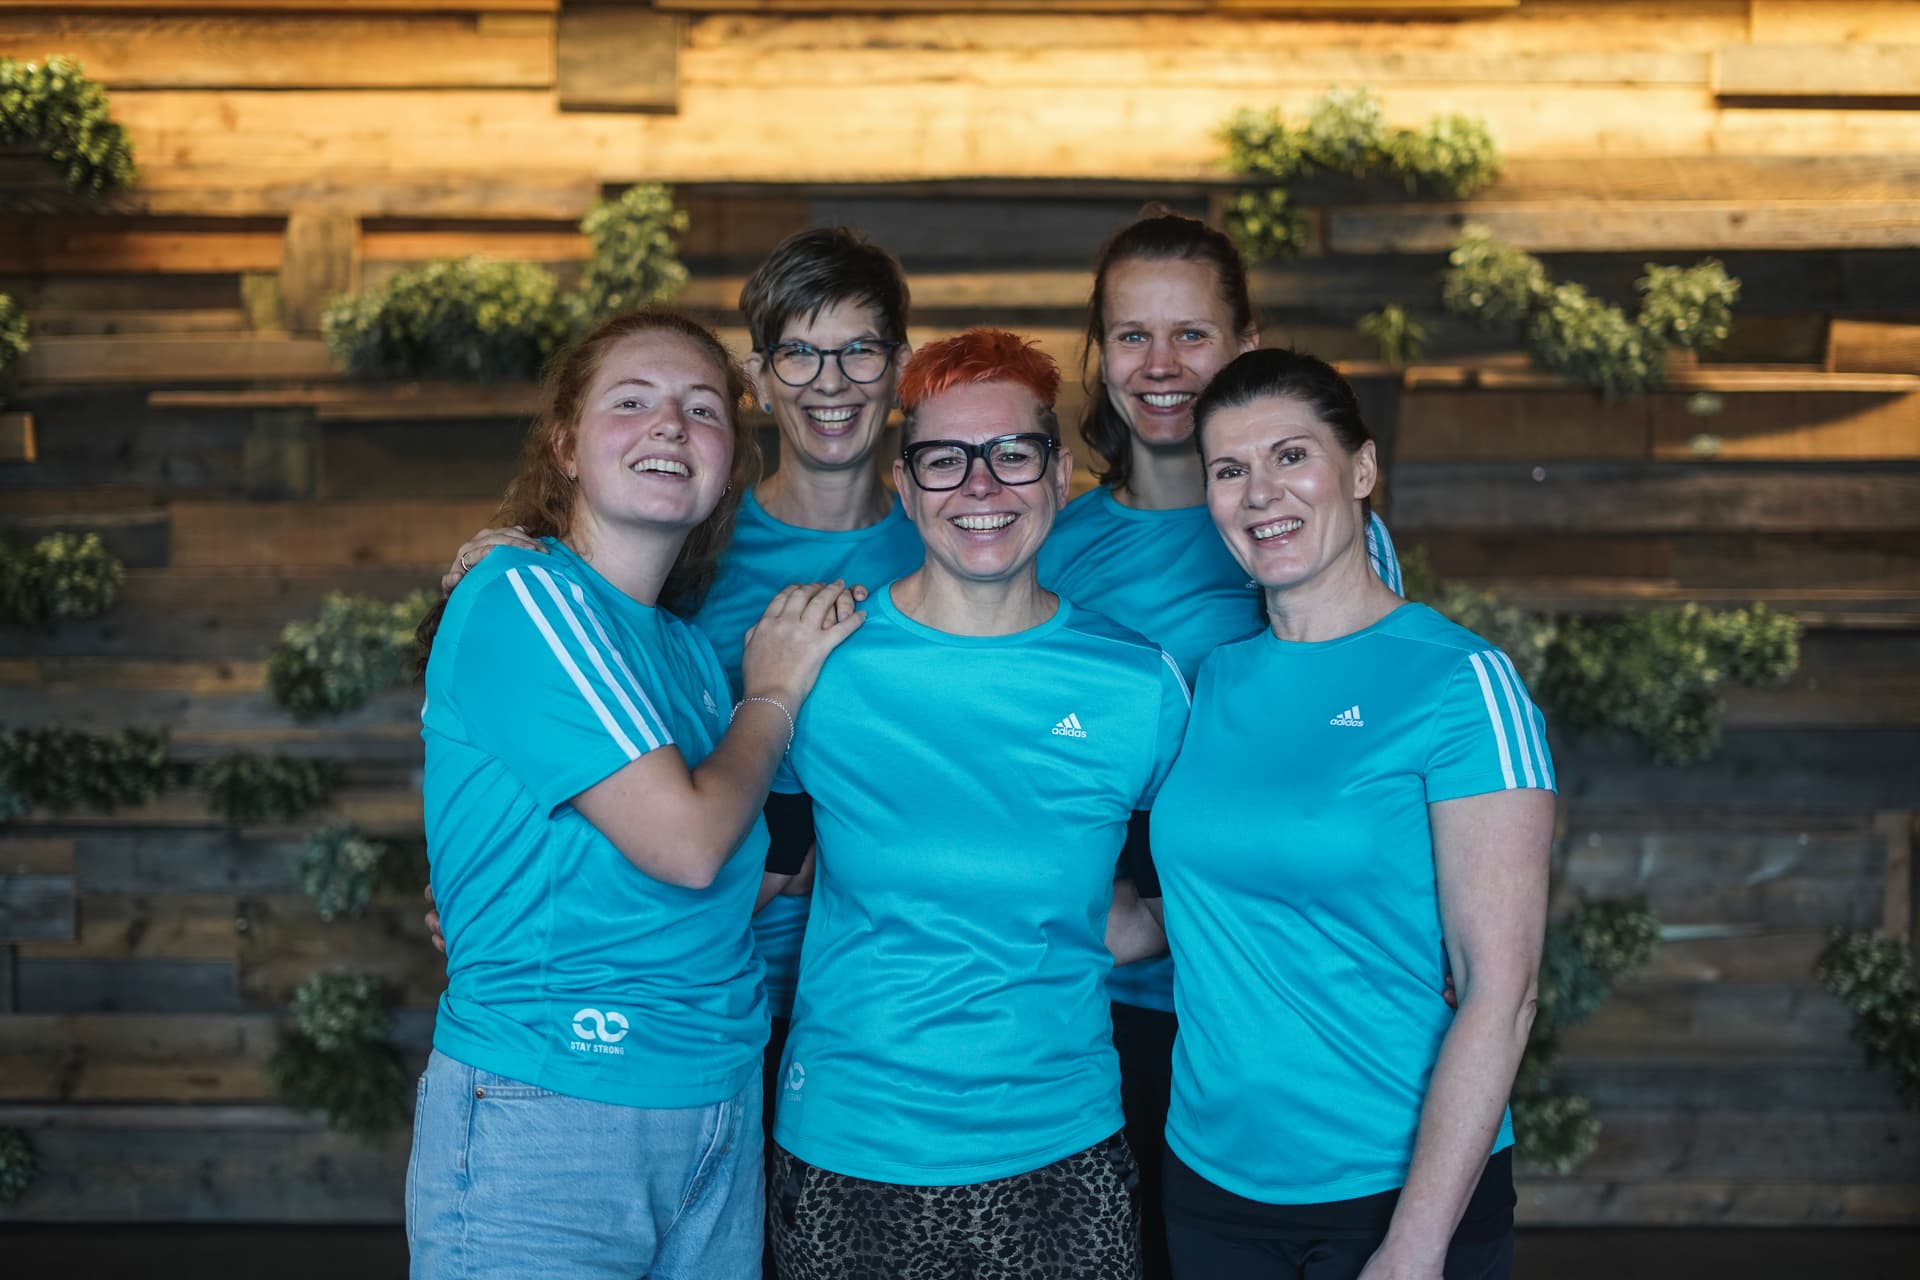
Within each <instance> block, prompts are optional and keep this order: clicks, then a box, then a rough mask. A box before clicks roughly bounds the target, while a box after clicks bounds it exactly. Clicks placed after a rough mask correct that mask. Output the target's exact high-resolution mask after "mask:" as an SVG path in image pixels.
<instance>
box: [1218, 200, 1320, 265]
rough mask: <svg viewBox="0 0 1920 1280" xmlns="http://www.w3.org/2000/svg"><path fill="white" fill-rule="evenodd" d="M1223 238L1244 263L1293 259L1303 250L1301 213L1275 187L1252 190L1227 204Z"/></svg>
mask: <svg viewBox="0 0 1920 1280" xmlns="http://www.w3.org/2000/svg"><path fill="white" fill-rule="evenodd" d="M1226 223H1227V234H1228V235H1229V236H1231V237H1232V238H1233V242H1234V244H1235V245H1237V246H1238V247H1239V250H1240V256H1241V257H1243V258H1245V259H1246V260H1247V261H1248V262H1271V261H1277V260H1280V259H1284V258H1297V257H1299V256H1300V254H1301V253H1302V252H1304V251H1305V250H1306V247H1307V237H1308V234H1309V225H1308V222H1307V214H1306V211H1305V210H1304V209H1301V208H1300V207H1299V206H1298V205H1296V204H1294V203H1293V199H1292V197H1290V196H1289V195H1288V194H1287V193H1286V192H1285V191H1283V190H1281V189H1280V188H1279V187H1255V188H1253V189H1252V190H1250V191H1240V192H1236V193H1235V194H1234V195H1233V196H1231V197H1230V198H1229V199H1228V200H1227V207H1226Z"/></svg>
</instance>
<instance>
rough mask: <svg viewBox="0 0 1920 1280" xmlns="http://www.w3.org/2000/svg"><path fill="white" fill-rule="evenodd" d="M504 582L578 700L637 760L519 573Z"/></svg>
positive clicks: (637, 751)
mask: <svg viewBox="0 0 1920 1280" xmlns="http://www.w3.org/2000/svg"><path fill="white" fill-rule="evenodd" d="M507 581H508V582H510V583H512V584H513V593H514V594H515V595H516V596H519V597H520V606H521V607H522V608H523V609H525V610H526V611H527V616H528V617H529V618H532V619H533V625H534V626H535V627H536V628H538V629H539V631H540V634H541V635H542V636H543V637H545V638H546V642H547V647H548V648H549V649H551V650H553V656H554V657H556V658H558V659H559V660H560V666H561V668H562V669H563V670H565V671H566V673H567V675H568V676H569V677H570V678H571V679H572V680H573V687H574V688H576V689H578V690H579V691H580V696H581V697H582V698H584V699H586V702H587V705H588V706H589V707H592V708H593V714H594V715H595V716H597V717H598V718H599V720H600V724H601V725H602V727H604V728H605V729H606V731H607V733H608V734H609V735H610V736H611V737H612V738H613V740H614V742H616V743H618V744H619V746H620V750H622V751H624V752H625V753H626V756H627V759H629V760H638V759H639V758H640V748H638V747H636V746H634V745H633V739H631V738H629V737H628V736H627V735H626V733H625V732H624V731H623V730H622V729H621V728H620V726H619V724H617V723H616V722H615V721H614V718H613V713H612V712H610V711H608V710H607V704H606V703H604V702H602V701H601V700H600V695H599V694H597V693H595V692H594V691H593V686H592V685H591V684H589V683H588V682H587V676H586V673H585V672H583V671H582V670H580V666H579V664H578V663H576V662H575V661H574V660H573V655H572V654H570V653H568V652H567V646H566V645H564V644H562V643H561V642H560V637H559V636H558V635H556V634H554V630H553V625H552V624H551V623H549V622H548V621H547V615H546V614H544V613H542V612H541V611H540V606H539V605H537V604H535V603H534V600H533V595H532V593H531V592H529V591H528V590H527V584H526V583H525V581H523V580H522V579H521V577H520V571H519V570H518V569H509V570H507Z"/></svg>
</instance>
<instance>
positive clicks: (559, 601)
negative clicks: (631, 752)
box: [528, 565, 660, 751]
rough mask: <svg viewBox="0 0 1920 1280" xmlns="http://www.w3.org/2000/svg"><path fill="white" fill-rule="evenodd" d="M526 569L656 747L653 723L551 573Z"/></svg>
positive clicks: (650, 745)
mask: <svg viewBox="0 0 1920 1280" xmlns="http://www.w3.org/2000/svg"><path fill="white" fill-rule="evenodd" d="M528 571H529V572H531V573H532V574H533V575H534V577H536V578H538V579H540V584H541V585H542V586H544V587H545V588H546V589H547V594H548V595H549V596H551V597H552V598H553V603H554V605H555V606H556V607H557V608H558V609H559V610H560V616H561V617H562V618H564V619H566V623H567V629H568V630H569V631H571V632H573V638H574V640H575V641H576V642H577V643H578V644H579V645H580V648H581V649H582V650H584V651H585V653H586V655H587V661H589V662H591V663H592V664H593V669H594V670H595V671H597V672H599V673H600V678H601V679H602V680H604V681H605V682H606V685H607V688H608V689H610V690H612V691H613V697H614V701H616V702H618V703H619V704H620V709H621V710H623V711H625V712H626V713H627V715H628V717H629V718H630V719H631V720H632V721H633V725H634V727H635V728H636V729H638V730H639V731H640V736H641V737H643V738H645V739H646V740H647V750H649V751H653V750H656V749H657V748H658V747H659V746H660V735H659V734H658V733H656V732H655V731H654V727H653V726H652V725H650V724H648V723H647V720H646V717H645V716H642V715H641V714H640V708H638V707H636V706H634V705H633V699H631V698H629V697H628V696H627V691H626V690H625V689H622V688H621V687H620V682H619V681H618V680H615V679H614V678H613V672H612V671H611V670H609V669H608V667H607V660H606V658H604V657H603V656H601V653H600V649H599V647H598V646H596V645H595V644H594V643H593V641H592V640H591V639H589V638H588V637H587V629H586V628H585V627H583V626H581V625H580V619H579V618H578V617H577V616H576V615H575V614H574V612H573V610H572V609H571V608H570V607H568V605H567V600H566V597H565V596H563V595H561V594H560V588H559V587H558V586H556V585H555V584H554V581H553V577H552V575H551V574H549V573H548V572H547V571H546V570H545V569H543V568H541V567H540V566H539V565H530V566H528Z"/></svg>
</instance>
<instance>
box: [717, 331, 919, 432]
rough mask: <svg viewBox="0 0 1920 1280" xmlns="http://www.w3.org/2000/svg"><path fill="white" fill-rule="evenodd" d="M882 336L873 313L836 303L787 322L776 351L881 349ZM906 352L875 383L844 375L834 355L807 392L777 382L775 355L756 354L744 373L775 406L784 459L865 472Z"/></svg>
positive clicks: (807, 386) (851, 357)
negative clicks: (797, 346) (798, 346)
mask: <svg viewBox="0 0 1920 1280" xmlns="http://www.w3.org/2000/svg"><path fill="white" fill-rule="evenodd" d="M885 336H886V335H885V334H884V333H883V332H882V330H881V327H880V315H879V313H878V312H877V311H876V310H875V309H874V308H873V307H870V306H867V305H865V304H863V303H858V302H836V303H834V304H833V305H832V306H830V307H827V308H825V309H823V310H822V311H821V312H820V314H819V315H816V316H797V317H795V318H794V319H792V320H789V321H788V322H787V323H786V326H785V327H784V328H783V329H782V330H781V331H780V340H779V344H777V345H785V344H788V343H804V344H805V345H806V346H808V347H811V348H813V349H814V350H815V351H834V350H839V349H841V348H843V347H845V346H847V345H848V344H849V343H858V342H866V343H869V344H873V345H874V346H875V347H876V348H878V347H879V344H881V343H882V342H883V340H884V339H885ZM906 354H907V350H906V348H905V347H900V348H897V349H895V350H894V352H893V354H892V356H891V357H888V358H887V359H886V363H885V370H884V372H882V373H881V374H880V376H879V377H878V378H877V379H875V380H874V381H872V382H856V381H854V380H853V379H851V378H849V377H847V376H846V375H845V373H844V372H843V371H842V369H841V365H840V362H839V361H836V360H835V359H834V358H833V357H832V356H828V357H827V358H826V359H825V360H823V361H822V362H821V365H820V372H819V373H818V374H817V375H815V376H814V378H813V380H812V381H810V382H808V383H806V384H805V385H804V386H798V387H796V386H792V385H790V384H788V383H786V382H784V381H782V380H781V379H780V378H779V377H778V376H776V373H775V365H776V362H777V361H778V356H777V354H776V353H770V352H762V351H756V352H755V353H754V354H753V355H751V356H749V357H748V358H747V373H748V374H749V375H750V376H751V377H752V378H753V385H754V390H755V392H756V393H757V394H758V395H759V397H760V399H761V400H763V401H765V402H767V403H769V404H771V405H772V406H773V421H774V424H775V425H776V426H778V427H779V429H780V444H781V447H782V449H783V450H785V451H786V456H787V457H789V458H793V459H797V460H798V461H799V463H800V465H802V466H807V467H811V468H814V469H818V470H836V469H842V468H851V467H862V466H865V465H867V464H868V463H869V462H871V461H872V459H873V449H874V446H875V445H876V444H877V443H878V442H879V440H880V433H881V430H882V428H884V427H885V426H886V423H887V413H888V411H889V410H890V409H891V408H892V406H893V395H894V391H895V389H896V388H897V387H898V385H899V381H900V369H901V366H902V364H903V362H904V361H905V359H906ZM845 359H846V360H847V361H848V362H850V363H853V364H854V366H855V368H856V370H857V369H858V367H859V364H858V356H857V355H856V354H855V353H853V352H848V353H847V354H846V356H845Z"/></svg>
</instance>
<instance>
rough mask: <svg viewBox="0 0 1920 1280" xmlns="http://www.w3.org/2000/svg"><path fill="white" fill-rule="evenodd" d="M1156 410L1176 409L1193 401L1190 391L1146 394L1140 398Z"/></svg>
mask: <svg viewBox="0 0 1920 1280" xmlns="http://www.w3.org/2000/svg"><path fill="white" fill-rule="evenodd" d="M1140 398H1141V399H1142V400H1145V401H1146V402H1147V403H1148V404H1150V405H1152V406H1153V407H1154V408H1156V409H1176V408H1178V407H1179V406H1181V405H1183V404H1185V403H1187V401H1189V400H1191V399H1193V392H1191V391H1163V392H1148V393H1145V394H1143V395H1141V397H1140Z"/></svg>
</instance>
